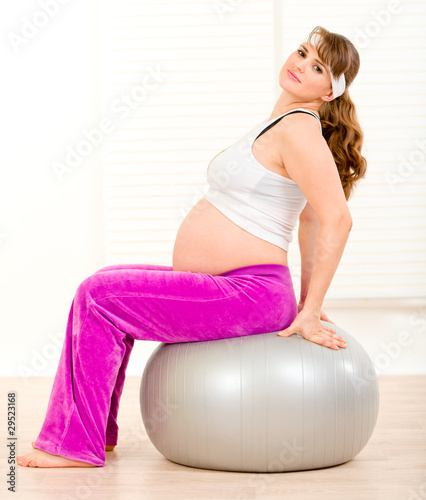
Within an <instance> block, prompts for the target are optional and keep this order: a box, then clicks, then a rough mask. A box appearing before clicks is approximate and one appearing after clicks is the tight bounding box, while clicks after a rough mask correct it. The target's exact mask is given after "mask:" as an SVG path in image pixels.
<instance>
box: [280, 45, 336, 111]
mask: <svg viewBox="0 0 426 500" xmlns="http://www.w3.org/2000/svg"><path fill="white" fill-rule="evenodd" d="M279 84H280V87H281V88H282V89H283V90H286V91H287V92H289V93H290V94H292V95H294V96H295V97H296V98H297V100H298V101H303V102H304V101H306V102H310V101H314V100H316V99H318V98H322V100H324V101H330V100H331V98H332V97H333V94H332V90H331V76H330V71H329V69H328V67H327V66H326V65H325V64H324V63H323V62H322V61H321V60H320V58H319V56H318V52H317V50H316V48H315V47H314V46H313V45H311V44H309V43H303V44H301V45H300V46H299V48H298V49H297V50H296V51H295V52H293V53H292V54H290V56H289V57H288V59H287V61H286V62H285V63H284V65H283V67H282V68H281V71H280V75H279Z"/></svg>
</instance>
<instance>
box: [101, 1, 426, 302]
mask: <svg viewBox="0 0 426 500" xmlns="http://www.w3.org/2000/svg"><path fill="white" fill-rule="evenodd" d="M99 21H100V24H99V28H100V58H101V75H100V99H101V104H102V106H101V109H102V114H103V118H105V117H106V118H107V119H108V120H109V123H110V125H111V126H110V129H111V130H112V131H110V132H109V133H108V134H106V135H105V138H104V143H103V190H104V200H105V248H106V256H105V260H106V261H107V262H108V263H126V262H132V263H133V262H142V263H148V264H165V265H171V257H172V249H173V243H174V239H175V236H176V232H177V229H178V227H179V225H180V223H181V221H182V220H183V218H184V216H185V215H186V213H187V212H188V211H189V209H190V208H191V207H192V206H193V205H194V204H195V203H196V202H197V201H198V200H199V199H200V198H201V197H202V196H203V193H204V192H205V190H206V189H207V183H206V170H207V166H208V163H209V162H210V160H211V159H212V158H213V156H215V155H216V154H217V153H218V152H220V151H221V150H223V149H225V148H226V147H228V146H229V145H230V144H232V143H233V142H234V141H236V140H237V139H238V138H240V137H241V136H242V135H243V134H244V133H246V132H247V131H248V130H249V129H250V128H252V127H253V126H254V125H255V124H256V123H259V122H260V121H262V120H264V119H266V118H267V117H269V116H270V114H271V111H272V108H273V106H274V104H275V101H276V99H277V98H278V95H279V92H280V88H279V87H278V85H277V78H278V72H279V69H280V67H281V65H282V64H283V62H284V61H285V58H286V57H287V56H288V55H289V54H290V52H292V51H293V50H295V49H296V48H297V46H298V45H299V43H301V42H302V40H303V39H304V38H305V37H306V36H307V34H308V33H309V31H310V30H311V29H312V28H313V27H314V26H316V25H322V26H324V27H325V28H327V29H329V30H330V31H336V32H339V33H342V34H343V35H346V36H348V38H349V39H351V40H352V41H353V42H354V43H355V45H356V46H357V49H358V51H359V53H360V57H361V70H360V73H359V75H358V77H357V79H356V81H355V82H354V84H353V85H352V87H351V91H350V93H351V96H352V99H353V100H354V102H355V104H356V106H357V111H358V117H359V120H360V123H361V126H362V128H363V131H364V133H365V143H364V144H365V146H364V151H363V154H364V156H365V157H366V158H367V161H368V174H367V177H366V179H364V180H363V181H361V184H360V185H359V187H358V189H357V191H356V193H355V195H354V196H353V199H351V200H350V202H349V206H350V209H351V213H352V216H353V220H354V227H353V229H352V231H351V234H350V238H349V241H348V244H347V247H346V249H345V253H344V256H343V258H342V260H341V263H340V266H339V269H338V271H337V273H336V275H335V277H334V279H333V283H332V285H331V287H330V289H329V291H328V294H327V297H329V298H369V297H382V298H383V297H384V298H386V297H420V296H424V295H425V291H426V229H425V228H426V223H425V221H426V200H425V198H426V197H425V189H426V161H425V160H426V118H425V117H426V91H425V88H426V86H425V83H426V57H425V53H426V52H425V49H426V34H425V30H424V26H425V25H426V4H424V3H420V2H403V3H402V2H400V3H398V2H397V1H396V0H395V1H393V2H388V3H387V4H386V3H379V2H377V4H372V3H371V2H367V1H362V2H358V3H357V4H356V5H355V4H351V5H344V4H342V3H341V2H337V1H328V2H326V4H324V3H321V4H317V3H315V2H313V1H301V2H298V3H295V2H286V1H282V2H280V1H278V0H277V1H275V2H274V1H272V0H268V1H260V0H251V1H241V2H238V1H231V0H229V1H226V0H225V1H219V0H218V1H216V2H215V1H167V2H166V1H156V2H153V1H147V0H146V1H142V0H137V1H136V0H134V1H132V2H130V1H128V0H127V1H126V2H125V3H119V2H118V1H115V2H106V1H105V2H100V3H99ZM289 262H290V268H291V270H292V275H293V280H294V284H295V287H296V288H298V287H299V279H300V260H299V254H298V242H297V229H296V231H295V234H294V240H293V242H292V244H291V246H290V252H289Z"/></svg>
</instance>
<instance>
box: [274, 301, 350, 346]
mask: <svg viewBox="0 0 426 500" xmlns="http://www.w3.org/2000/svg"><path fill="white" fill-rule="evenodd" d="M321 319H322V320H324V321H328V322H331V321H330V320H329V319H328V318H327V316H326V314H325V313H324V312H323V311H321V315H320V316H319V317H318V316H317V315H315V314H313V313H310V312H308V311H306V309H303V305H302V307H301V308H300V304H299V314H298V315H297V316H296V318H295V319H294V321H293V323H292V324H291V325H290V326H289V327H288V328H286V329H285V330H282V331H281V332H278V335H279V336H280V337H290V335H293V333H298V334H299V335H301V336H302V337H303V338H305V339H306V340H309V341H310V342H314V343H315V344H319V345H323V346H325V347H329V348H330V349H335V350H338V349H339V347H342V348H344V347H346V341H345V339H344V338H342V337H340V335H337V334H336V331H335V330H333V329H332V328H329V327H328V326H325V325H323V324H322V323H321Z"/></svg>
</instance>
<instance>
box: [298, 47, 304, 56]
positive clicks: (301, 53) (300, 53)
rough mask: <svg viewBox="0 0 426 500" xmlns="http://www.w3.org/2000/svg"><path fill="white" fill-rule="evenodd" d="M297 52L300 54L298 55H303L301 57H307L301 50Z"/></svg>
mask: <svg viewBox="0 0 426 500" xmlns="http://www.w3.org/2000/svg"><path fill="white" fill-rule="evenodd" d="M297 52H298V53H299V55H301V56H304V55H305V53H304V52H303V50H300V49H299V50H298V51H297Z"/></svg>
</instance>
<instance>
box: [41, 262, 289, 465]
mask: <svg viewBox="0 0 426 500" xmlns="http://www.w3.org/2000/svg"><path fill="white" fill-rule="evenodd" d="M296 315H297V303H296V297H295V294H294V290H293V285H292V281H291V276H290V271H289V269H288V267H286V266H282V265H278V264H261V265H255V266H247V267H240V268H238V269H234V270H232V271H228V272H226V273H223V274H220V275H217V276H213V275H211V274H203V273H192V272H180V271H173V269H172V267H169V266H152V265H142V264H133V265H132V264H130V265H118V266H109V267H104V268H102V269H100V270H99V271H97V272H96V273H94V274H93V275H91V276H89V277H88V278H86V279H85V280H84V281H83V282H82V283H81V284H80V285H79V287H78V288H77V291H76V294H75V297H74V300H73V302H72V305H71V310H70V313H69V317H68V324H67V329H66V335H65V341H64V346H63V348H62V352H61V357H60V360H59V366H58V370H57V372H56V376H55V379H54V383H53V388H52V393H51V395H50V399H49V404H48V408H47V414H46V418H45V420H44V423H43V426H42V429H41V431H40V434H39V435H38V437H37V440H36V442H35V447H36V448H38V449H40V450H44V451H47V452H48V453H52V454H54V455H60V456H62V457H66V458H70V459H73V460H79V461H82V462H88V463H90V464H93V465H97V466H103V465H104V464H105V445H115V444H116V443H117V436H118V426H117V414H118V405H119V401H120V397H121V393H122V390H123V385H124V378H125V372H126V367H127V364H128V361H129V356H130V352H131V350H132V347H133V343H134V340H135V339H138V340H154V341H159V342H167V343H176V342H196V341H208V340H215V339H223V338H232V337H240V336H245V335H253V334H258V333H266V332H273V331H278V330H282V329H284V328H286V327H287V326H289V325H290V324H291V323H292V321H293V320H294V318H295V317H296Z"/></svg>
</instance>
